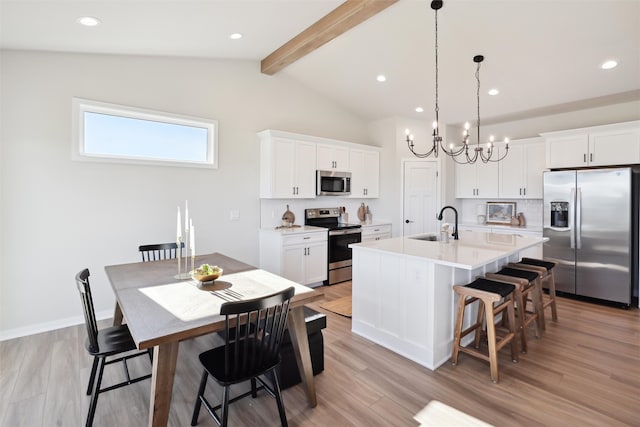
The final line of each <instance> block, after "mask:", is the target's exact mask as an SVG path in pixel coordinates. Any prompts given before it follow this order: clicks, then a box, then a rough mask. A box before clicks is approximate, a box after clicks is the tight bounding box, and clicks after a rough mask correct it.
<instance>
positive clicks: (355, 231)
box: [329, 228, 362, 236]
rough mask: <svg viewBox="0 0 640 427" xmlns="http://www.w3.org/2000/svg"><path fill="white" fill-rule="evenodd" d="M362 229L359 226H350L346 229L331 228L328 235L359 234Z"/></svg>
mask: <svg viewBox="0 0 640 427" xmlns="http://www.w3.org/2000/svg"><path fill="white" fill-rule="evenodd" d="M360 233H362V231H361V230H360V229H359V228H351V229H348V230H331V231H329V236H342V235H343V234H360Z"/></svg>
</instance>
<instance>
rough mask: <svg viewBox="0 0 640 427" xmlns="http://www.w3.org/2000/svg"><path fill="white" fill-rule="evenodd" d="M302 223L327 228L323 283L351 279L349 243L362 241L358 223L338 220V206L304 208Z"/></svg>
mask: <svg viewBox="0 0 640 427" xmlns="http://www.w3.org/2000/svg"><path fill="white" fill-rule="evenodd" d="M304 224H305V225H313V226H316V227H325V228H328V229H329V242H328V243H329V244H328V248H329V249H328V250H329V253H328V257H327V259H328V260H329V263H328V264H329V265H328V266H327V270H328V274H327V277H328V280H325V281H324V284H325V285H333V284H336V283H340V282H345V281H347V280H351V248H350V247H349V245H350V244H351V243H359V242H361V241H362V233H361V230H360V225H359V224H345V223H342V222H340V209H339V208H320V209H305V211H304Z"/></svg>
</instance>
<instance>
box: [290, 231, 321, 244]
mask: <svg viewBox="0 0 640 427" xmlns="http://www.w3.org/2000/svg"><path fill="white" fill-rule="evenodd" d="M326 241H327V232H326V231H318V232H314V233H300V234H294V235H293V236H285V237H283V238H282V246H290V245H300V244H305V243H312V242H326Z"/></svg>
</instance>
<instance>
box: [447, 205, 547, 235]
mask: <svg viewBox="0 0 640 427" xmlns="http://www.w3.org/2000/svg"><path fill="white" fill-rule="evenodd" d="M458 200H459V202H461V205H460V207H461V210H462V212H460V223H462V224H477V222H478V215H486V210H487V202H494V201H497V200H493V199H458ZM500 202H508V203H515V204H516V212H522V213H523V215H524V217H525V219H526V221H527V226H528V227H532V226H533V227H536V226H539V227H540V228H542V199H528V200H522V199H520V200H517V199H516V200H506V199H504V200H503V199H500Z"/></svg>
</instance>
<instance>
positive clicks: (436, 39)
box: [435, 9, 440, 126]
mask: <svg viewBox="0 0 640 427" xmlns="http://www.w3.org/2000/svg"><path fill="white" fill-rule="evenodd" d="M435 16H436V18H435V30H436V38H435V44H436V123H438V126H440V123H439V122H438V112H439V111H440V107H439V106H438V89H439V88H438V68H439V67H438V10H437V9H436V11H435Z"/></svg>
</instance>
